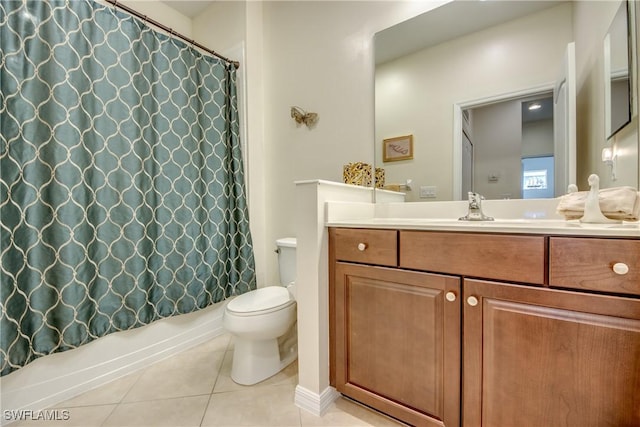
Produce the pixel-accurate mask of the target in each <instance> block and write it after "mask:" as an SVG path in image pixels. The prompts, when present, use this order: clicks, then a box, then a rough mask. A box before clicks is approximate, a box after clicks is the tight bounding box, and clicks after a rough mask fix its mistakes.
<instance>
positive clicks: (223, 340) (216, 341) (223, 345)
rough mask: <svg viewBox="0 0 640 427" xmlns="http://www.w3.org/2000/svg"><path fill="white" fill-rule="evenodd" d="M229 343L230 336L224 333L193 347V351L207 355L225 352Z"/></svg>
mask: <svg viewBox="0 0 640 427" xmlns="http://www.w3.org/2000/svg"><path fill="white" fill-rule="evenodd" d="M230 343H231V335H230V334H228V333H224V334H222V335H220V336H218V337H215V338H213V339H211V340H209V341H207V342H205V343H203V344H200V345H198V346H195V347H194V348H193V349H194V350H200V351H204V352H208V353H213V352H216V351H227V350H228V349H229V344H230Z"/></svg>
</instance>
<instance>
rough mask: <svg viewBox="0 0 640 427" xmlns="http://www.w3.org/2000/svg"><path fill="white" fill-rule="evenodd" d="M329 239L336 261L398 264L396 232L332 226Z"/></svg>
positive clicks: (394, 265) (393, 265) (391, 265)
mask: <svg viewBox="0 0 640 427" xmlns="http://www.w3.org/2000/svg"><path fill="white" fill-rule="evenodd" d="M331 241H332V245H333V250H334V251H335V258H336V260H338V261H351V262H359V263H363V264H376V265H385V266H390V267H396V266H397V265H398V232H397V231H396V230H371V229H359V228H333V229H331Z"/></svg>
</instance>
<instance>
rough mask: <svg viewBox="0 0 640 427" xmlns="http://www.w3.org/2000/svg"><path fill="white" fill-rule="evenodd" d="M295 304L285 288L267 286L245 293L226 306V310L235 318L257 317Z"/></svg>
mask: <svg viewBox="0 0 640 427" xmlns="http://www.w3.org/2000/svg"><path fill="white" fill-rule="evenodd" d="M292 304H295V300H294V299H293V298H292V297H291V294H290V293H289V291H288V290H287V288H285V287H282V286H267V287H264V288H259V289H256V290H254V291H250V292H247V293H246V294H242V295H240V296H238V297H236V298H234V299H233V300H232V301H231V302H229V304H227V310H228V311H229V312H231V313H232V314H235V315H237V316H258V315H261V314H267V313H271V312H274V311H278V310H282V309H283V308H285V307H288V306H290V305H292Z"/></svg>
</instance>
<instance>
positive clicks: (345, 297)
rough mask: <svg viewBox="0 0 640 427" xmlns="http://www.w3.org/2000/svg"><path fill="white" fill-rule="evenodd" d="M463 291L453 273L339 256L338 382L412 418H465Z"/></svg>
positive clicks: (442, 421)
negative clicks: (410, 269)
mask: <svg viewBox="0 0 640 427" xmlns="http://www.w3.org/2000/svg"><path fill="white" fill-rule="evenodd" d="M448 292H450V293H451V294H449V299H451V297H452V295H454V296H455V300H454V301H450V300H447V299H446V298H445V295H446V294H447V293H448ZM459 293H460V285H459V279H457V278H453V277H447V276H442V275H433V274H426V273H416V272H408V271H400V270H393V269H387V268H381V267H370V266H360V265H354V264H345V263H337V264H336V271H335V316H336V317H335V324H336V325H337V328H336V332H335V339H336V341H335V351H336V358H335V359H336V370H335V374H336V388H337V390H338V391H340V392H341V393H343V394H345V395H347V396H350V397H352V398H354V399H356V400H358V401H360V402H363V403H365V404H367V405H370V406H372V407H375V408H377V409H379V410H382V411H383V412H385V413H387V414H389V415H391V416H394V417H396V418H398V419H400V420H403V421H405V422H407V423H410V424H412V425H425V426H442V425H446V426H457V425H459V408H460V403H459V402H460V401H459V399H460V299H459Z"/></svg>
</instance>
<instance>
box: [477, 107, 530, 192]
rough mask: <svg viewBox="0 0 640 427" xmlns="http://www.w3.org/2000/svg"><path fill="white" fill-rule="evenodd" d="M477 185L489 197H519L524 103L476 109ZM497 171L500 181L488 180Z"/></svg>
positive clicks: (478, 189)
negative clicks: (522, 105)
mask: <svg viewBox="0 0 640 427" xmlns="http://www.w3.org/2000/svg"><path fill="white" fill-rule="evenodd" d="M473 147H474V150H473V151H474V166H475V168H474V181H473V182H474V189H475V191H477V192H479V193H480V194H482V195H483V196H484V197H486V198H487V199H519V198H521V197H522V191H521V185H520V184H521V174H522V167H521V158H522V107H521V103H520V101H517V100H514V101H507V102H501V103H498V104H493V105H488V106H486V107H482V108H475V109H474V110H473ZM489 175H496V176H497V177H498V180H497V181H489Z"/></svg>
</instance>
